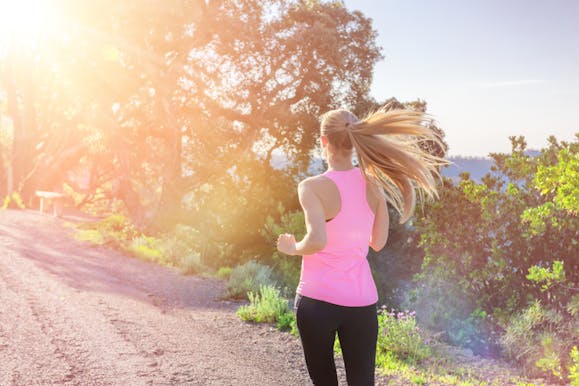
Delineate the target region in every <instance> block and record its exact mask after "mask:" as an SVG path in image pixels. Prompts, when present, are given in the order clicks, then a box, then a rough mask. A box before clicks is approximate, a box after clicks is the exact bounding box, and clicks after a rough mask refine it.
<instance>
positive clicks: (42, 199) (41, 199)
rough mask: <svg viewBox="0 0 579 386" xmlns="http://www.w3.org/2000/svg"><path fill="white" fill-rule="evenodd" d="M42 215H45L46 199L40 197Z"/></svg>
mask: <svg viewBox="0 0 579 386" xmlns="http://www.w3.org/2000/svg"><path fill="white" fill-rule="evenodd" d="M40 213H44V197H40Z"/></svg>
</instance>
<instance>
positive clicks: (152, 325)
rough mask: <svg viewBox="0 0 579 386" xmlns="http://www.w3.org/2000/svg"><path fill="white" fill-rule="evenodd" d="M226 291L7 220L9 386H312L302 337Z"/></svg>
mask: <svg viewBox="0 0 579 386" xmlns="http://www.w3.org/2000/svg"><path fill="white" fill-rule="evenodd" d="M222 290H223V289H222V285H221V283H220V282H219V281H216V280H213V279H205V278H199V277H193V276H182V275H181V274H179V273H178V272H176V271H174V270H171V269H167V268H163V267H159V266H156V265H153V264H148V263H145V262H142V261H139V260H137V259H131V258H127V257H124V256H122V255H119V254H118V253H115V252H111V251H110V250H106V249H102V248H93V247H90V246H88V245H86V244H83V243H80V242H77V241H75V240H73V239H72V238H71V237H70V236H69V235H68V232H67V230H65V229H64V228H63V227H62V221H61V220H57V219H54V218H52V217H48V216H40V215H38V214H36V213H34V212H27V211H0V363H1V365H0V385H51V384H58V385H62V384H65V385H146V384H154V385H174V384H177V385H182V384H187V385H307V384H309V381H308V378H307V372H306V369H305V365H304V362H303V359H302V353H301V348H300V346H299V342H298V341H297V339H296V338H295V337H293V336H291V335H289V334H285V333H284V334H282V333H279V332H277V331H275V330H273V329H272V328H271V327H269V326H265V325H248V324H246V323H243V322H242V321H240V320H239V319H238V318H237V317H236V315H235V309H236V308H237V306H238V305H236V304H232V303H227V302H224V301H221V300H220V296H221V294H222Z"/></svg>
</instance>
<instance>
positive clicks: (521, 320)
mask: <svg viewBox="0 0 579 386" xmlns="http://www.w3.org/2000/svg"><path fill="white" fill-rule="evenodd" d="M578 331H579V321H577V320H574V319H571V318H568V317H565V315H564V314H563V313H562V312H559V311H556V310H554V309H547V308H545V307H543V306H542V305H541V303H540V302H539V301H535V302H534V303H533V304H532V305H531V306H529V307H528V308H526V309H525V310H523V311H521V312H520V313H518V314H516V315H515V316H513V317H512V318H511V320H510V322H509V324H508V325H507V326H506V329H505V334H504V335H503V336H502V337H501V344H502V347H503V350H504V352H505V354H506V356H507V357H508V358H510V359H512V360H514V361H515V362H516V363H518V364H519V365H521V366H522V367H523V368H524V369H525V371H526V372H528V373H530V374H534V375H548V376H550V377H553V378H554V379H557V380H563V379H565V374H566V373H568V374H572V372H573V371H574V370H573V364H572V360H573V358H572V355H573V349H572V344H573V342H576V341H577V339H578V338H579V335H578Z"/></svg>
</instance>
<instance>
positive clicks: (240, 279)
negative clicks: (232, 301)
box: [226, 260, 275, 298]
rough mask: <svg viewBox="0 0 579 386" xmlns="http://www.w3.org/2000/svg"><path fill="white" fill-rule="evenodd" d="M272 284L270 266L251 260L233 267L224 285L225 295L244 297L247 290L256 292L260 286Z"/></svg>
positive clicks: (246, 294)
mask: <svg viewBox="0 0 579 386" xmlns="http://www.w3.org/2000/svg"><path fill="white" fill-rule="evenodd" d="M274 284H275V282H274V280H273V271H272V269H271V267H269V266H267V265H264V264H259V263H257V262H255V261H253V260H251V261H248V262H247V263H245V264H242V265H239V266H237V267H235V268H233V270H232V271H231V275H230V276H229V280H228V281H227V285H226V289H227V296H228V297H231V298H245V297H247V296H248V293H249V292H253V293H256V292H257V291H259V289H260V288H261V287H262V286H274Z"/></svg>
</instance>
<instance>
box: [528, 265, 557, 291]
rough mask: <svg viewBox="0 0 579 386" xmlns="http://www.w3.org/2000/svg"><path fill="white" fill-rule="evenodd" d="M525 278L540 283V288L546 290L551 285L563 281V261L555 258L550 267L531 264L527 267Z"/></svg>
mask: <svg viewBox="0 0 579 386" xmlns="http://www.w3.org/2000/svg"><path fill="white" fill-rule="evenodd" d="M527 279H529V280H531V281H533V282H535V283H539V284H542V285H541V290H543V291H546V290H548V289H549V288H550V287H551V286H552V285H554V284H557V283H564V282H565V270H564V269H563V262H562V261H559V260H555V261H554V262H553V266H552V267H547V268H545V267H539V266H536V265H534V266H532V267H531V268H529V274H528V275H527Z"/></svg>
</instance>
